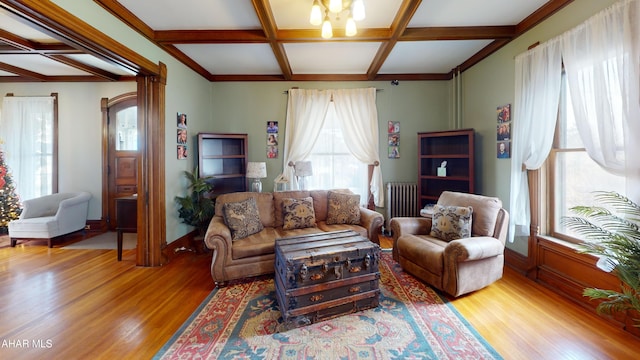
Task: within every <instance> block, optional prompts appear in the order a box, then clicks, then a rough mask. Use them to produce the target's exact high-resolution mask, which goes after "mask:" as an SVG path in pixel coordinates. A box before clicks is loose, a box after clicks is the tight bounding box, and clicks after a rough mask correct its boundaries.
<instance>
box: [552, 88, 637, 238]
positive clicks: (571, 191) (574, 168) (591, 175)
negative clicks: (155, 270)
mask: <svg viewBox="0 0 640 360" xmlns="http://www.w3.org/2000/svg"><path fill="white" fill-rule="evenodd" d="M568 89H569V88H568V86H567V82H566V76H563V88H562V94H561V101H560V109H559V116H558V122H557V126H556V133H555V139H554V145H553V147H552V148H551V153H550V155H549V159H548V160H547V165H548V166H547V171H548V174H547V175H548V176H547V181H548V185H549V186H548V189H549V191H548V199H547V203H548V204H549V208H548V210H549V214H548V216H549V230H550V231H549V232H550V235H552V236H554V237H557V238H561V239H564V240H568V241H573V242H577V241H579V239H578V235H577V234H575V233H572V232H571V231H570V230H568V229H566V228H565V227H564V226H562V223H561V219H562V217H564V216H571V215H575V214H572V213H571V212H570V211H569V209H570V208H571V207H574V206H577V205H597V204H595V203H594V202H593V192H594V191H616V192H618V193H620V194H624V193H625V178H624V176H618V175H614V174H612V173H610V172H608V171H606V170H605V169H604V168H602V167H601V166H600V165H598V164H597V163H596V162H595V161H594V160H592V159H591V158H590V157H589V155H588V154H587V151H586V149H585V147H584V144H583V142H582V139H581V138H580V134H579V133H578V128H577V126H576V118H575V116H574V113H573V108H572V104H571V97H570V93H569V90H568Z"/></svg>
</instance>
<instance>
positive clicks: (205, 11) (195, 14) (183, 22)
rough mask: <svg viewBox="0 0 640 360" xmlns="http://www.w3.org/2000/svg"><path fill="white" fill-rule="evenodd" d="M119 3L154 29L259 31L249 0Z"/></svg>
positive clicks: (135, 0)
mask: <svg viewBox="0 0 640 360" xmlns="http://www.w3.org/2000/svg"><path fill="white" fill-rule="evenodd" d="M303 2H304V1H303ZM119 3H120V4H122V5H124V6H125V7H126V8H127V9H129V11H131V12H133V13H134V14H136V16H137V17H138V18H140V19H141V20H142V21H144V22H145V23H146V24H147V25H148V26H150V27H151V28H153V29H154V30H188V29H199V30H202V29H259V28H260V22H259V21H258V17H257V16H256V12H255V11H254V9H253V5H252V4H251V0H206V1H203V0H178V1H176V0H153V1H140V0H120V1H119Z"/></svg>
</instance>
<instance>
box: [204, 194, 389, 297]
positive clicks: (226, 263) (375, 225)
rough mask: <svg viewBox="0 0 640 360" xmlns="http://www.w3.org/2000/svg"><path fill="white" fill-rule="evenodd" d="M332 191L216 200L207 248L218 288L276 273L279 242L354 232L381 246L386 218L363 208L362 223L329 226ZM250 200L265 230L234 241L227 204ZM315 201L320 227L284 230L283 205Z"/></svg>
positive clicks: (226, 196) (254, 195)
mask: <svg viewBox="0 0 640 360" xmlns="http://www.w3.org/2000/svg"><path fill="white" fill-rule="evenodd" d="M328 193H329V190H311V191H305V190H298V191H283V192H274V193H256V192H237V193H229V194H223V195H220V196H218V197H217V199H216V212H215V214H216V215H215V216H214V217H213V219H211V222H210V223H209V228H208V229H207V233H206V235H205V240H204V241H205V244H206V246H207V247H208V248H209V249H211V250H213V259H212V261H211V276H212V277H213V280H214V281H215V283H216V285H218V286H221V285H224V284H225V282H227V281H229V280H234V279H240V278H245V277H249V276H257V275H263V274H270V273H273V272H274V267H273V265H274V260H275V254H274V251H275V240H276V239H277V238H281V237H286V236H298V235H303V234H311V233H317V232H326V231H338V230H354V231H356V232H357V233H359V234H361V235H362V236H364V237H366V238H368V239H369V240H371V241H372V242H374V243H376V244H377V243H379V240H378V234H379V233H380V230H381V228H382V224H383V222H384V217H383V216H382V214H380V213H378V212H376V211H373V210H369V209H366V208H363V207H360V223H359V224H355V225H349V224H333V225H329V224H327V223H326V219H327V211H328ZM250 197H253V198H255V199H256V203H257V207H258V214H259V217H260V222H261V223H262V225H263V226H264V229H263V230H262V231H260V232H258V233H256V234H253V235H249V236H248V237H246V238H243V239H239V240H232V234H231V230H230V229H229V227H227V225H226V224H225V221H224V218H223V215H222V214H223V206H224V204H225V203H237V202H241V201H244V200H246V199H248V198H250ZM307 197H311V198H312V199H313V209H314V212H315V219H316V223H317V226H316V227H308V228H302V229H292V230H284V229H283V223H284V222H283V211H282V208H283V206H282V203H283V199H286V198H295V199H301V198H307Z"/></svg>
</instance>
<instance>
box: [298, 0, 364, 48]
mask: <svg viewBox="0 0 640 360" xmlns="http://www.w3.org/2000/svg"><path fill="white" fill-rule="evenodd" d="M345 11H347V12H348V14H347V15H348V16H347V24H346V26H345V35H346V36H354V35H355V34H357V33H358V29H357V28H356V21H360V20H363V19H364V16H365V14H364V2H363V0H313V5H312V6H311V15H310V16H309V22H310V23H311V25H315V26H318V25H320V24H322V37H323V38H325V39H330V38H331V37H333V26H332V25H331V19H329V13H331V14H332V15H335V18H336V20H340V14H342V13H343V12H345ZM323 12H324V17H323V16H322V13H323Z"/></svg>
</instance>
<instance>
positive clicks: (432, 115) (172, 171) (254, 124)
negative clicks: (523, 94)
mask: <svg viewBox="0 0 640 360" xmlns="http://www.w3.org/2000/svg"><path fill="white" fill-rule="evenodd" d="M613 2H614V1H613V0H575V1H574V2H573V3H572V4H571V5H569V6H567V7H566V8H565V9H563V10H561V11H560V12H558V13H557V14H556V15H554V16H553V17H552V18H550V19H549V20H547V21H545V22H544V23H542V24H540V25H538V26H537V27H536V28H534V29H533V30H531V31H529V32H528V33H526V34H524V35H523V36H521V37H519V38H518V39H516V40H515V41H513V42H512V43H510V44H509V45H507V46H505V47H504V48H503V49H501V50H500V51H498V52H497V53H495V54H493V55H492V56H490V57H489V58H487V59H485V60H484V61H482V62H481V63H479V64H478V65H476V66H474V67H473V68H471V69H470V70H468V71H466V72H464V73H463V75H462V78H461V79H462V90H463V93H462V115H463V121H462V127H472V128H475V129H476V131H477V145H476V151H477V157H476V158H477V159H478V160H477V163H476V169H477V174H478V180H477V183H476V189H477V192H479V193H483V194H487V195H494V196H498V197H500V198H501V199H502V200H503V202H504V203H505V204H506V206H507V207H508V204H509V172H510V168H511V165H512V164H511V161H510V160H498V159H496V158H495V146H496V141H495V125H496V113H495V109H496V107H497V106H500V105H503V104H507V103H511V104H512V103H513V98H514V95H513V94H514V89H513V82H514V80H513V78H514V75H513V72H514V70H513V68H514V58H515V56H516V55H518V54H519V53H522V52H524V51H526V49H527V47H528V46H529V45H531V44H532V43H534V42H536V41H541V42H543V41H545V40H548V39H550V38H552V37H554V36H556V35H559V34H561V33H562V32H564V31H566V30H568V29H570V28H572V27H574V26H575V25H577V24H579V23H580V22H582V21H584V20H585V19H587V18H588V17H589V16H591V15H592V14H594V13H596V12H598V11H600V10H601V9H603V8H605V7H606V6H609V5H610V4H612V3H613ZM53 3H55V4H57V5H58V6H61V7H62V8H64V9H66V10H67V11H69V12H70V13H72V14H73V15H75V16H77V17H79V18H81V19H83V20H84V21H85V22H87V23H89V24H91V25H92V26H93V27H95V28H96V29H98V30H100V31H102V32H103V33H105V34H107V35H108V36H110V37H111V38H113V39H115V40H116V41H118V42H120V43H122V44H123V45H125V46H127V47H129V48H130V49H135V50H136V51H137V52H138V53H140V54H141V55H142V56H144V57H146V58H147V59H149V60H151V61H153V62H155V63H159V62H162V63H164V64H166V66H167V70H168V80H167V87H166V113H165V116H166V128H167V133H166V139H165V141H166V144H167V149H166V162H165V168H166V186H167V189H166V194H165V200H166V204H167V222H166V228H167V237H166V238H167V241H168V242H172V241H174V240H176V239H178V238H179V237H181V236H183V235H184V234H186V233H187V232H188V231H190V228H189V227H187V226H186V225H183V224H181V223H180V220H179V219H178V218H177V213H176V209H175V206H174V201H173V199H174V197H175V196H176V195H181V194H183V193H184V188H185V182H184V178H183V176H182V171H184V170H191V169H192V168H193V166H194V165H195V160H196V158H195V155H196V152H195V151H194V150H195V147H196V145H197V143H196V141H195V135H196V134H197V133H198V132H242V133H245V132H246V133H248V134H249V138H250V145H249V158H250V160H254V161H260V160H265V161H267V164H268V169H267V170H268V174H269V178H268V179H267V180H266V181H264V186H265V190H272V188H273V178H275V176H276V175H277V174H278V173H279V172H280V171H281V170H282V159H281V158H280V159H275V160H267V159H266V153H265V140H264V138H265V136H264V134H265V132H264V128H265V124H266V122H267V121H270V120H274V121H276V120H277V121H279V122H281V124H284V120H285V112H286V101H287V96H286V95H285V94H284V93H283V92H284V91H285V90H287V89H289V88H291V87H296V86H297V87H300V88H316V89H328V88H354V87H370V86H373V87H376V88H378V89H381V90H382V91H380V92H378V94H377V104H378V117H379V124H380V128H379V130H380V144H381V145H380V147H381V148H380V153H381V166H382V172H383V177H384V181H385V182H388V181H416V174H417V170H416V166H417V156H416V153H417V149H416V142H417V140H416V133H417V132H421V131H435V130H445V129H450V128H453V126H452V125H451V124H452V122H451V118H452V115H451V107H452V103H451V96H450V94H451V82H449V81H401V82H400V84H399V85H398V86H392V85H391V84H390V83H389V82H299V83H298V82H229V83H210V82H208V81H207V80H206V79H204V78H202V77H201V76H199V75H198V74H196V73H194V72H193V71H191V70H190V69H188V68H187V67H186V66H184V65H183V64H182V63H180V62H178V61H176V60H175V59H174V58H172V57H171V56H169V55H168V54H167V53H165V52H164V51H163V50H161V49H159V48H158V47H156V46H155V45H154V44H152V43H151V42H149V41H148V40H146V39H145V38H144V37H142V36H141V35H140V34H138V33H137V32H135V31H133V30H131V29H130V28H129V27H128V26H126V25H124V24H123V23H122V22H120V21H119V20H117V19H116V18H114V17H113V16H111V15H110V14H109V13H107V12H106V11H105V10H104V9H102V8H101V7H100V6H99V5H97V4H96V3H95V2H93V1H77V0H53ZM26 86H29V87H33V88H32V89H30V91H33V92H34V93H38V92H39V93H40V94H42V93H45V94H48V93H50V92H53V91H56V89H60V88H63V89H64V88H66V87H65V86H62V85H61V86H59V87H55V86H54V88H51V87H48V86H45V85H44V84H33V85H26ZM78 86H79V85H78ZM85 86H87V85H86V84H85ZM72 87H73V86H70V87H69V88H70V89H71V88H72ZM2 88H3V89H7V90H4V91H2V92H1V93H6V92H15V93H20V92H21V91H22V89H20V90H9V89H11V87H6V86H4V85H3V87H2ZM41 90H42V91H41ZM115 91H116V89H115V88H109V87H106V88H102V89H99V90H95V91H94V93H95V96H96V99H95V101H96V102H97V104H99V98H98V97H101V96H108V97H109V96H114V95H116V94H114V92H115ZM126 91H130V90H126ZM25 92H26V91H25ZM123 92H125V91H123ZM83 98H84V97H83ZM90 102H91V100H87V103H90ZM60 111H61V115H62V116H64V117H66V118H69V119H80V118H81V117H82V116H80V115H84V114H80V113H78V111H75V110H71V109H60ZM89 111H91V112H92V114H91V118H94V117H95V116H97V115H96V113H97V112H98V111H99V106H96V110H95V111H96V113H93V110H87V112H89ZM177 112H184V113H187V114H188V116H189V120H188V121H189V123H188V124H189V143H188V147H189V153H190V154H189V159H187V160H186V161H179V160H177V159H176V151H175V150H176V149H175V146H174V144H175V141H176V131H175V130H176V129H175V128H174V127H173V126H172V124H174V121H175V116H176V113H177ZM387 121H399V122H400V124H401V136H400V154H401V157H400V159H388V158H387V157H386V146H385V145H384V144H385V141H386V124H387ZM514 121H517V119H514ZM91 122H94V120H91ZM284 125H285V126H284V127H286V124H284ZM82 126H83V127H86V128H87V129H86V131H89V132H90V133H94V134H95V133H96V131H99V130H96V129H97V128H95V129H94V128H91V129H89V127H90V126H89V125H87V124H83V125H82ZM283 130H284V128H283ZM282 148H283V147H282V146H281V150H282ZM96 154H97V153H95V152H93V151H91V152H90V153H88V154H87V153H84V154H82V155H81V156H82V158H83V160H82V162H83V163H95V164H97V163H99V162H100V159H99V157H97V155H96ZM71 159H73V156H72V155H71V154H69V155H68V159H65V160H64V161H66V162H68V163H71ZM96 171H97V170H96ZM85 172H86V171H85V169H84V168H82V167H71V166H69V167H68V168H66V169H65V174H68V175H65V179H68V181H69V183H65V184H61V189H72V188H76V187H77V188H80V187H91V186H95V184H97V182H96V181H95V179H93V178H86V176H82V173H85ZM71 179H75V180H71ZM80 179H81V180H80ZM66 181H67V180H65V182H66ZM69 184H71V185H69ZM94 196H97V197H99V196H100V193H99V192H97V193H94ZM93 208H96V207H95V206H94V205H92V209H93ZM96 209H97V208H96ZM92 213H93V211H92ZM508 246H509V247H512V248H514V249H516V250H517V251H519V252H522V253H526V243H522V242H516V243H514V244H510V245H508Z"/></svg>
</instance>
